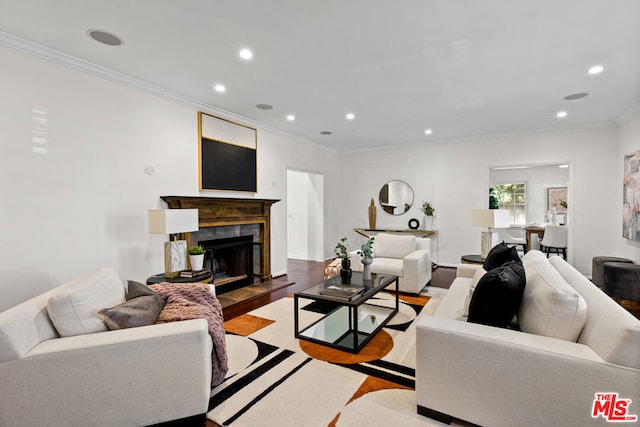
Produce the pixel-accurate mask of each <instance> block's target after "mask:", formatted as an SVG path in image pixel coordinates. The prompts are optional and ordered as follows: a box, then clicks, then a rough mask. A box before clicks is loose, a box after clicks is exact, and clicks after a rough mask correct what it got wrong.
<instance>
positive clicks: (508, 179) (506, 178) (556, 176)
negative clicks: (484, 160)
mask: <svg viewBox="0 0 640 427" xmlns="http://www.w3.org/2000/svg"><path fill="white" fill-rule="evenodd" d="M489 181H490V183H489V185H490V186H493V185H494V184H515V183H526V184H527V194H526V197H527V212H526V215H527V223H528V224H531V223H534V222H542V221H543V220H544V215H545V213H546V212H547V188H551V187H568V185H569V169H568V168H559V167H557V166H541V167H530V168H527V169H508V170H491V171H490V173H489ZM487 200H488V196H487ZM487 203H488V202H487Z"/></svg>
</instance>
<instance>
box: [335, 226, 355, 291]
mask: <svg viewBox="0 0 640 427" xmlns="http://www.w3.org/2000/svg"><path fill="white" fill-rule="evenodd" d="M333 253H335V255H336V257H337V258H340V259H342V264H341V265H342V268H341V269H340V278H341V279H342V283H351V276H352V274H353V272H352V270H351V260H350V259H349V252H348V251H347V237H346V236H343V237H342V238H341V239H340V241H339V242H338V244H337V245H336V247H335V248H334V249H333Z"/></svg>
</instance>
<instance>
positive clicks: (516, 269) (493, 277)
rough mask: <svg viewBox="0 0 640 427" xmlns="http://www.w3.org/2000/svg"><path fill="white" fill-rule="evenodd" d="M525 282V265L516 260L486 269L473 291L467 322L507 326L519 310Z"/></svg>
mask: <svg viewBox="0 0 640 427" xmlns="http://www.w3.org/2000/svg"><path fill="white" fill-rule="evenodd" d="M525 284H526V278H525V274H524V267H523V266H522V263H521V262H519V261H509V262H507V263H506V264H504V265H502V266H500V267H496V268H494V269H493V270H491V271H488V272H487V273H486V274H485V275H484V276H482V279H480V281H479V282H478V285H477V286H476V289H475V290H474V291H473V295H472V296H471V303H470V304H469V317H468V319H467V321H468V322H472V323H481V324H483V325H489V326H497V327H500V328H506V327H507V326H509V324H510V323H511V320H513V317H514V316H515V315H516V313H518V310H519V309H520V303H521V302H522V294H523V292H524V287H525Z"/></svg>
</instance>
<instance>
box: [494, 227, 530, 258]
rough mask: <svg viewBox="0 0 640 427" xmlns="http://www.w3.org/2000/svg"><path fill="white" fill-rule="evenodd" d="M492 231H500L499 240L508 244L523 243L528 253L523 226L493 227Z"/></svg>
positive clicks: (516, 244) (523, 247)
mask: <svg viewBox="0 0 640 427" xmlns="http://www.w3.org/2000/svg"><path fill="white" fill-rule="evenodd" d="M491 231H494V232H496V233H498V240H500V241H503V242H505V243H506V244H507V245H508V246H518V245H521V246H522V249H523V250H524V252H525V253H527V239H526V238H525V237H524V233H523V232H522V228H492V229H491Z"/></svg>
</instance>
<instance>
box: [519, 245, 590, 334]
mask: <svg viewBox="0 0 640 427" xmlns="http://www.w3.org/2000/svg"><path fill="white" fill-rule="evenodd" d="M586 320H587V303H586V301H585V300H584V298H583V297H582V295H580V294H579V293H578V292H577V291H576V290H575V289H574V288H573V287H572V286H571V285H570V284H569V283H567V281H566V280H565V279H564V278H563V277H562V276H561V275H560V273H559V272H558V271H557V270H556V269H555V268H554V267H553V266H552V265H551V264H550V262H549V261H548V260H547V259H546V257H545V258H543V259H541V260H540V261H538V262H530V263H527V288H526V289H525V291H524V295H523V296H522V305H521V306H520V311H519V312H518V323H519V324H520V328H521V329H522V330H523V331H524V332H528V333H531V334H536V335H544V336H546V337H551V338H558V339H561V340H566V341H572V342H576V341H577V340H578V337H579V336H580V333H581V332H582V328H583V327H584V324H585V322H586Z"/></svg>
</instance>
